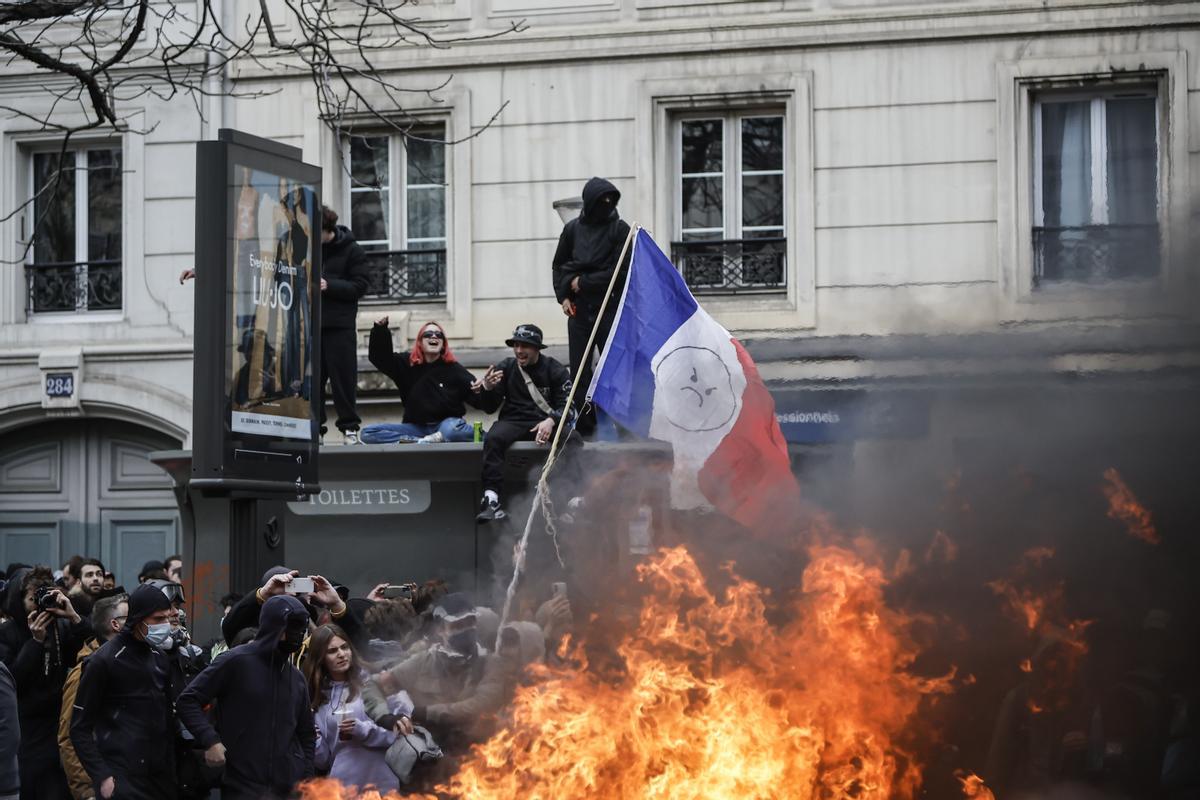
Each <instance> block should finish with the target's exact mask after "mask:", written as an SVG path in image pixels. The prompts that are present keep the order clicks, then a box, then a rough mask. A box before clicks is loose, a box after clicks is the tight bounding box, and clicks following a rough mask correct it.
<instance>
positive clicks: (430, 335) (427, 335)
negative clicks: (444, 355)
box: [421, 331, 446, 339]
mask: <svg viewBox="0 0 1200 800" xmlns="http://www.w3.org/2000/svg"><path fill="white" fill-rule="evenodd" d="M421 338H422V339H445V338H446V335H445V334H444V333H442V332H441V331H425V332H424V333H422V334H421Z"/></svg>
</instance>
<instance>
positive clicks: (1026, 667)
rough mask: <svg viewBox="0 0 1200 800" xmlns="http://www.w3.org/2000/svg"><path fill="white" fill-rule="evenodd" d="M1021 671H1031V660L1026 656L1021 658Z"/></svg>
mask: <svg viewBox="0 0 1200 800" xmlns="http://www.w3.org/2000/svg"><path fill="white" fill-rule="evenodd" d="M1021 672H1033V662H1032V661H1030V660H1029V659H1028V658H1022V659H1021Z"/></svg>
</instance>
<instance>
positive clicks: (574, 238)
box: [553, 178, 629, 433]
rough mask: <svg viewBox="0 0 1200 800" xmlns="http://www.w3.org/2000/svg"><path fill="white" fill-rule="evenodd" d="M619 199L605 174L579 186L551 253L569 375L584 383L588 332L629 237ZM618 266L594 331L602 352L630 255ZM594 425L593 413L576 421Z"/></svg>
mask: <svg viewBox="0 0 1200 800" xmlns="http://www.w3.org/2000/svg"><path fill="white" fill-rule="evenodd" d="M620 199H621V193H620V192H619V191H617V187H616V186H613V185H612V184H611V183H609V182H608V181H606V180H604V179H603V178H592V179H591V180H589V181H588V182H587V183H586V184H585V185H584V187H583V210H582V211H581V212H580V214H579V216H578V217H576V218H575V219H572V220H569V221H568V222H567V224H566V225H565V226H563V230H562V234H561V235H560V236H559V237H558V250H556V251H555V253H554V270H553V275H554V296H555V297H556V298H557V299H558V303H559V305H561V306H562V309H563V313H564V314H566V315H567V339H568V342H569V345H570V361H571V377H572V379H573V380H574V381H575V383H579V384H582V385H583V386H588V385H589V384H590V383H591V382H592V354H591V353H590V352H584V350H585V349H586V348H587V341H588V337H589V336H590V335H591V333H592V327H593V326H594V325H595V324H596V320H597V319H599V318H600V306H601V304H602V303H603V301H604V295H605V293H606V292H607V291H608V285H609V283H610V281H612V277H613V271H614V270H616V269H617V268H618V264H617V261H618V259H620V257H621V249H622V247H623V246H624V244H625V240H626V239H627V238H628V237H629V224H628V223H626V222H625V221H624V220H622V219H621V217H620V215H619V214H618V213H617V203H618V201H620ZM619 267H620V274H619V275H618V276H617V281H616V284H615V285H614V286H613V295H612V299H611V300H609V303H608V307H607V308H606V309H605V311H604V318H603V319H602V320H601V322H600V327H599V329H598V330H597V331H596V340H595V343H594V347H595V348H598V349H599V350H600V351H601V352H603V350H604V344H605V343H606V342H607V341H608V334H609V331H610V330H611V329H612V324H613V320H614V319H615V318H616V313H617V300H618V299H620V297H621V292H622V291H623V290H624V288H625V277H626V275H628V273H629V256H628V255H626V257H625V261H623V262H622V263H621V264H620V265H619ZM583 395H584V393H583V392H580V393H578V395H577V396H576V402H575V409H576V411H579V410H580V409H582V407H583V400H584V397H583ZM595 426H596V419H595V416H594V415H593V414H591V413H588V414H585V415H583V416H582V417H581V418H580V420H579V424H578V428H579V431H580V433H589V432H590V431H591V430H593V429H594V428H595Z"/></svg>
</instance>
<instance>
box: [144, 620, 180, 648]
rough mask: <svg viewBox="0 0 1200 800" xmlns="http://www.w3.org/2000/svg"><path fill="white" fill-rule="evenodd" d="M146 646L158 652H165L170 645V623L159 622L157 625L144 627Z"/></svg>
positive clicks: (171, 641)
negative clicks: (156, 649)
mask: <svg viewBox="0 0 1200 800" xmlns="http://www.w3.org/2000/svg"><path fill="white" fill-rule="evenodd" d="M146 644H148V645H150V646H151V647H156V648H158V649H159V650H167V649H169V648H170V646H171V645H172V644H174V642H173V640H172V639H171V623H169V622H160V623H159V624H157V625H147V626H146Z"/></svg>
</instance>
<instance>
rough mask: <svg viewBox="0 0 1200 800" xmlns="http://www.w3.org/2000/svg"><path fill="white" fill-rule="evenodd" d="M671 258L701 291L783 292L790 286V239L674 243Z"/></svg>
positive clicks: (690, 285)
mask: <svg viewBox="0 0 1200 800" xmlns="http://www.w3.org/2000/svg"><path fill="white" fill-rule="evenodd" d="M671 260H672V261H674V262H675V266H676V268H677V269H678V270H679V271H680V272H681V273H683V279H684V280H685V281H687V285H688V286H689V287H690V288H691V290H692V291H693V292H696V293H697V294H747V293H751V292H757V293H763V292H780V291H783V290H784V289H786V288H787V270H786V269H785V267H786V266H787V239H786V238H784V237H778V238H774V237H773V238H762V239H722V240H716V241H689V242H671Z"/></svg>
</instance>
